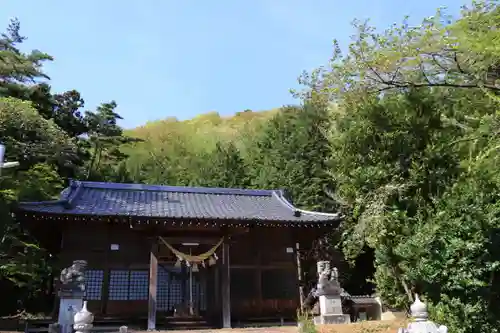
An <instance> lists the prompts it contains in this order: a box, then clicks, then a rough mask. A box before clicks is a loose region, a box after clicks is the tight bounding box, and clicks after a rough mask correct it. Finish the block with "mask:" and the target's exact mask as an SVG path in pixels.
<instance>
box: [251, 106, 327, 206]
mask: <svg viewBox="0 0 500 333" xmlns="http://www.w3.org/2000/svg"><path fill="white" fill-rule="evenodd" d="M329 126H330V116H329V111H328V109H327V108H326V107H324V106H318V105H313V104H309V103H307V104H305V105H304V106H301V107H295V106H289V107H284V108H283V109H282V110H281V112H279V113H277V114H276V115H275V116H274V117H273V118H272V119H271V120H270V121H269V122H268V123H267V124H266V125H265V126H264V128H263V130H262V132H261V134H260V135H258V136H257V137H256V138H254V140H255V147H254V148H253V149H252V151H251V152H249V162H248V163H249V165H250V178H251V179H252V186H253V187H257V188H273V189H286V190H288V191H289V195H290V196H291V198H293V199H294V203H295V204H296V205H298V206H299V207H303V208H306V209H312V210H315V209H317V210H324V211H333V210H334V208H335V206H334V203H333V202H332V200H329V199H328V196H327V195H326V194H327V193H328V191H331V190H332V188H331V184H332V183H331V179H330V176H329V175H328V174H327V173H326V168H325V159H326V157H327V156H329V154H330V147H329V142H328V138H327V135H326V133H327V131H328V128H329Z"/></svg>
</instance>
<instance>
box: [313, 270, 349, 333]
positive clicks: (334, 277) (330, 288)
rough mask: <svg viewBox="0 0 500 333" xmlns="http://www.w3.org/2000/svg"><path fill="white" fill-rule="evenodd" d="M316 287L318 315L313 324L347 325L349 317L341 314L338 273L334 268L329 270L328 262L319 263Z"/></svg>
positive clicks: (340, 289) (340, 290)
mask: <svg viewBox="0 0 500 333" xmlns="http://www.w3.org/2000/svg"><path fill="white" fill-rule="evenodd" d="M317 269H318V285H317V289H316V295H317V296H318V298H319V309H320V315H319V316H315V317H314V324H316V325H325V324H347V323H350V322H351V317H350V316H349V315H348V314H344V313H343V312H342V300H341V298H340V294H341V292H342V288H341V287H340V284H339V281H338V271H337V269H336V268H335V267H334V268H333V269H330V262H328V261H319V262H318V263H317Z"/></svg>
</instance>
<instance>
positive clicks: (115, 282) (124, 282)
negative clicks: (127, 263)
mask: <svg viewBox="0 0 500 333" xmlns="http://www.w3.org/2000/svg"><path fill="white" fill-rule="evenodd" d="M128 287H129V271H128V270H112V271H110V272H109V300H110V301H126V300H128Z"/></svg>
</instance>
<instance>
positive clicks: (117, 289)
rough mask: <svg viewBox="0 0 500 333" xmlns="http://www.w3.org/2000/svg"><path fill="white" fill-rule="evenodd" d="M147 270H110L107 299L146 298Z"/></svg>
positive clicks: (147, 290)
mask: <svg viewBox="0 0 500 333" xmlns="http://www.w3.org/2000/svg"><path fill="white" fill-rule="evenodd" d="M148 295H149V271H146V270H134V271H129V270H112V271H110V273H109V300H111V301H127V300H147V299H148Z"/></svg>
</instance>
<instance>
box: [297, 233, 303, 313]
mask: <svg viewBox="0 0 500 333" xmlns="http://www.w3.org/2000/svg"><path fill="white" fill-rule="evenodd" d="M295 258H296V260H297V277H298V280H299V300H300V308H301V309H303V308H304V277H303V273H302V263H301V261H300V243H298V242H297V243H295Z"/></svg>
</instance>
